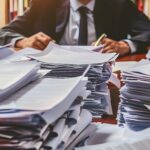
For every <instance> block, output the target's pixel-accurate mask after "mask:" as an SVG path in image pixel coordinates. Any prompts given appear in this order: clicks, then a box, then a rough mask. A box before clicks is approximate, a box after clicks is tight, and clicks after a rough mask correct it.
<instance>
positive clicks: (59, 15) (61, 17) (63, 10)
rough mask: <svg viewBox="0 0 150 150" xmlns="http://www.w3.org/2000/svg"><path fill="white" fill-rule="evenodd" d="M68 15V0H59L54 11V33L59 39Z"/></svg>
mask: <svg viewBox="0 0 150 150" xmlns="http://www.w3.org/2000/svg"><path fill="white" fill-rule="evenodd" d="M69 15H70V0H60V1H59V5H58V7H57V11H56V34H57V37H58V40H60V38H61V36H62V34H63V32H64V30H65V27H66V25H67V22H68V20H69Z"/></svg>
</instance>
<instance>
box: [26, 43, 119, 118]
mask: <svg viewBox="0 0 150 150" xmlns="http://www.w3.org/2000/svg"><path fill="white" fill-rule="evenodd" d="M29 57H30V58H32V59H36V60H38V61H40V62H43V64H42V67H44V68H48V69H51V70H52V71H51V72H50V73H49V74H48V76H50V77H54V78H68V77H76V76H79V75H83V73H84V75H85V76H86V77H88V84H87V90H89V92H90V95H89V96H88V97H87V99H86V100H85V104H84V106H83V107H84V108H85V109H88V110H90V111H91V113H92V114H93V116H95V117H101V116H102V115H103V114H105V113H108V114H112V109H111V105H110V95H109V90H108V87H107V85H106V82H107V81H108V80H109V78H110V76H111V72H112V71H111V67H110V64H109V63H108V62H113V61H115V59H116V58H117V55H116V54H115V53H112V54H100V53H96V52H93V51H90V50H87V51H86V50H85V49H82V50H81V51H80V50H79V49H78V50H77V49H75V50H74V48H72V49H71V47H70V49H69V48H67V49H65V48H62V47H60V46H58V45H55V44H50V45H49V46H48V47H47V49H46V50H45V51H44V52H43V53H40V54H34V55H29ZM85 68H88V69H87V71H84V70H85Z"/></svg>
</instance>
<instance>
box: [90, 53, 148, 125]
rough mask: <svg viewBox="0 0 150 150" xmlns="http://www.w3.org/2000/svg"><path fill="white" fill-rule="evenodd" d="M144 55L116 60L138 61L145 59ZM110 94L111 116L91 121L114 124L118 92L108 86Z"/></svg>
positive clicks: (113, 87)
mask: <svg viewBox="0 0 150 150" xmlns="http://www.w3.org/2000/svg"><path fill="white" fill-rule="evenodd" d="M145 58H146V57H145V54H134V55H127V56H123V57H120V58H118V59H117V61H118V62H120V61H140V60H141V59H145ZM109 89H110V93H111V103H112V109H113V114H114V115H113V116H106V117H105V118H103V119H93V121H94V122H102V123H111V124H116V123H117V121H116V114H117V111H118V103H119V101H120V99H119V90H118V89H117V88H116V87H115V86H109Z"/></svg>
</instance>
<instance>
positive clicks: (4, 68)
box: [0, 62, 40, 101]
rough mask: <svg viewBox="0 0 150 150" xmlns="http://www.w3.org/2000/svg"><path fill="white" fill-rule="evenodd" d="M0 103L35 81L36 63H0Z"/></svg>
mask: <svg viewBox="0 0 150 150" xmlns="http://www.w3.org/2000/svg"><path fill="white" fill-rule="evenodd" d="M0 68H1V69H0V101H3V100H5V99H6V98H7V97H8V96H9V95H11V94H12V93H14V92H15V91H17V90H18V89H20V88H21V87H23V86H25V85H26V84H28V83H29V82H31V81H33V80H35V79H37V77H38V70H39V68H40V64H39V63H37V62H14V63H11V62H10V63H3V62H0Z"/></svg>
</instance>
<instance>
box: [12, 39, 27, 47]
mask: <svg viewBox="0 0 150 150" xmlns="http://www.w3.org/2000/svg"><path fill="white" fill-rule="evenodd" d="M21 39H24V37H17V38H14V39H12V40H11V46H12V47H13V48H15V45H16V42H17V41H18V40H21Z"/></svg>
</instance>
